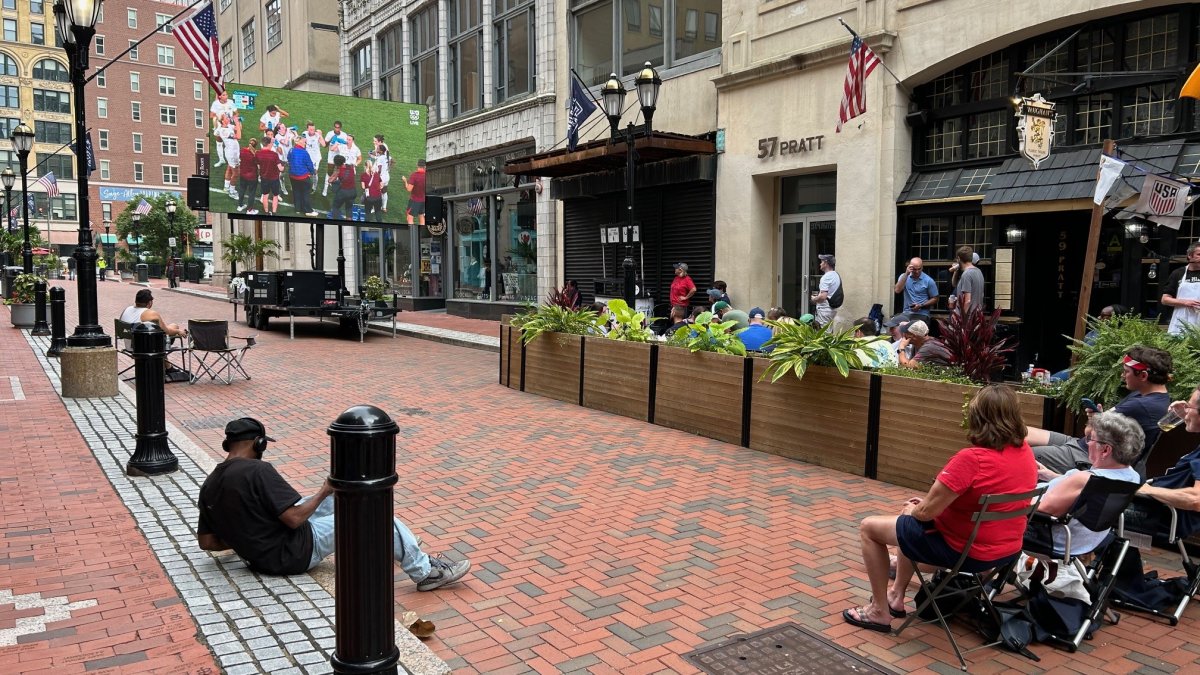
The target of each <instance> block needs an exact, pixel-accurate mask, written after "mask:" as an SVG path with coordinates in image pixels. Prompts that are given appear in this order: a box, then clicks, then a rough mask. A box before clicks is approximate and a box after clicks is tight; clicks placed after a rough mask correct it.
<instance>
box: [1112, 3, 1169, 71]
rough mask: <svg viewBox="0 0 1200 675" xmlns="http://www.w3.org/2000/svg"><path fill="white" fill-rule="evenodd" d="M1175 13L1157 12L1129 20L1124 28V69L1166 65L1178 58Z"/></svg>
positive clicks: (1165, 66) (1166, 66)
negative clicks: (1150, 15) (1155, 14)
mask: <svg viewBox="0 0 1200 675" xmlns="http://www.w3.org/2000/svg"><path fill="white" fill-rule="evenodd" d="M1178 33H1179V15H1178V14H1177V13H1174V12H1172V13H1170V14H1160V15H1159V16H1152V17H1149V18H1146V19H1142V20H1141V21H1134V22H1132V23H1130V24H1129V25H1128V26H1127V27H1126V29H1125V68H1126V69H1128V70H1152V69H1155V68H1168V67H1170V66H1173V65H1175V63H1176V62H1177V61H1178V58H1177V54H1176V47H1177V45H1178V44H1179V37H1178Z"/></svg>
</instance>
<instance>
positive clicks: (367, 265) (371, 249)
mask: <svg viewBox="0 0 1200 675" xmlns="http://www.w3.org/2000/svg"><path fill="white" fill-rule="evenodd" d="M381 234H382V232H381V231H380V230H377V229H375V228H373V227H364V228H362V229H361V230H359V235H358V236H359V250H361V251H362V278H363V279H366V278H367V277H382V276H383V274H382V273H381V271H380V266H381V265H380V263H381V261H380V259H379V246H380V241H379V239H380V236H381Z"/></svg>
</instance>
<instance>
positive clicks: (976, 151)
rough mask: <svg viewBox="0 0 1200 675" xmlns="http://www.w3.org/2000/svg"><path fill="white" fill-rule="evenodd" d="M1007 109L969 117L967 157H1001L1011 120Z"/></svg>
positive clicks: (1010, 114)
mask: <svg viewBox="0 0 1200 675" xmlns="http://www.w3.org/2000/svg"><path fill="white" fill-rule="evenodd" d="M1010 119H1012V113H1010V112H1008V111H1006V110H997V111H994V112H987V113H981V114H978V115H971V116H970V117H968V118H967V125H968V127H969V131H968V132H967V158H968V159H979V158H981V157H1000V156H1001V155H1003V154H1004V152H1005V148H1004V141H1005V139H1006V138H1007V136H1006V134H1007V133H1008V124H1009V120H1010Z"/></svg>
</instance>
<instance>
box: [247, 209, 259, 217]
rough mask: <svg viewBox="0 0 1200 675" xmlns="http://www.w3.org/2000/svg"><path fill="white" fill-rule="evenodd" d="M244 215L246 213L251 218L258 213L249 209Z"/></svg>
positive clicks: (256, 210)
mask: <svg viewBox="0 0 1200 675" xmlns="http://www.w3.org/2000/svg"><path fill="white" fill-rule="evenodd" d="M246 213H247V214H249V215H251V216H253V215H255V214H257V213H258V209H250V210H249V211H247V212H246Z"/></svg>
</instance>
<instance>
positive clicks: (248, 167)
mask: <svg viewBox="0 0 1200 675" xmlns="http://www.w3.org/2000/svg"><path fill="white" fill-rule="evenodd" d="M240 157H241V161H240V162H239V163H238V175H239V176H241V178H242V180H258V160H257V159H255V157H254V151H253V150H251V149H250V148H242V152H241V155H240Z"/></svg>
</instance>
